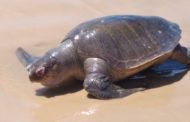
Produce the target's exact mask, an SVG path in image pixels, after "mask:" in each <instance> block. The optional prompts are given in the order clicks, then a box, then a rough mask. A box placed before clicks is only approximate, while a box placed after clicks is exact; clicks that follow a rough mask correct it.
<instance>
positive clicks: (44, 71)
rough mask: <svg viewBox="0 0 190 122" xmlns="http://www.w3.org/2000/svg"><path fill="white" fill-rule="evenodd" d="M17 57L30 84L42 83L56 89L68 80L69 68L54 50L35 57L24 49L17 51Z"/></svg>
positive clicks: (66, 62)
mask: <svg viewBox="0 0 190 122" xmlns="http://www.w3.org/2000/svg"><path fill="white" fill-rule="evenodd" d="M16 54H17V57H18V59H19V60H20V61H21V63H22V64H24V66H25V67H26V69H27V71H28V73H29V79H30V80H31V82H38V83H42V84H43V85H45V86H48V87H57V86H59V85H60V84H61V83H63V82H65V81H68V80H70V74H69V73H70V72H69V71H70V70H69V69H70V67H69V63H68V61H67V60H66V59H61V61H60V60H58V59H60V58H59V57H60V55H56V53H55V52H54V50H51V51H49V52H47V53H46V54H45V55H44V56H42V57H35V56H32V55H30V54H29V53H27V52H26V51H25V50H24V49H22V48H18V49H17V52H16Z"/></svg>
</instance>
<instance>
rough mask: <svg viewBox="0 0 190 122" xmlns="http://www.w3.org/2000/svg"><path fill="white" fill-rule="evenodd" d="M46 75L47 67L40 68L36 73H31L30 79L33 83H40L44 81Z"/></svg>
mask: <svg viewBox="0 0 190 122" xmlns="http://www.w3.org/2000/svg"><path fill="white" fill-rule="evenodd" d="M44 74H45V67H43V66H40V67H39V68H37V69H36V70H34V71H29V79H30V80H31V81H32V82H38V81H40V80H41V79H42V77H43V76H44Z"/></svg>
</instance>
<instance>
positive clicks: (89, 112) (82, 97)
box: [0, 0, 190, 122]
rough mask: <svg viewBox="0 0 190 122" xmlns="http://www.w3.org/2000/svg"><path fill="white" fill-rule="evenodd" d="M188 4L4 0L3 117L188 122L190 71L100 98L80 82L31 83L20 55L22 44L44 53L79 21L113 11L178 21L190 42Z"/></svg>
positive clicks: (9, 121)
mask: <svg viewBox="0 0 190 122" xmlns="http://www.w3.org/2000/svg"><path fill="white" fill-rule="evenodd" d="M189 4H190V2H189V1H187V0H168V1H165V0H157V1H156V0H141V1H137V0H136V1H134V0H133V1H130V0H112V1H109V0H104V1H102V0H93V1H90V0H75V1H74V0H73V1H71V0H56V1H53V0H40V1H32V0H11V1H6V0H0V18H1V19H0V52H1V60H0V115H1V117H0V121H1V122H74V121H80V122H106V121H109V122H115V121H120V122H124V121H128V122H139V121H143V122H153V121H154V122H160V121H162V122H163V121H164V122H179V121H180V122H189V121H190V116H189V113H190V95H189V88H190V82H189V81H190V73H189V72H185V73H183V74H181V75H180V76H174V77H172V78H160V79H159V78H158V77H157V76H156V77H155V76H153V77H148V78H146V79H143V80H142V82H145V81H150V82H151V81H153V82H154V83H155V84H154V85H153V88H152V89H149V90H146V91H143V92H139V93H136V94H133V95H131V96H129V97H125V98H122V99H114V100H96V99H90V98H88V97H87V93H86V92H85V91H84V89H82V86H81V83H77V84H76V85H71V86H69V87H68V88H63V89H58V90H53V91H48V90H47V89H45V88H43V86H42V85H40V84H31V83H30V81H29V80H28V74H27V72H26V70H25V69H24V67H23V66H22V65H21V64H20V63H19V61H18V60H17V58H16V56H15V50H16V48H17V47H19V46H22V47H24V48H25V49H27V50H28V51H30V52H32V53H33V54H36V55H41V54H43V53H44V52H45V51H47V50H48V49H50V48H53V47H55V46H56V45H58V44H59V42H60V41H61V40H62V39H63V37H64V35H65V34H66V33H67V32H68V31H69V30H71V29H72V28H73V27H74V26H76V25H77V24H79V23H80V22H83V21H86V20H89V19H92V18H96V17H100V16H105V15H113V14H138V15H157V16H162V17H164V18H167V19H169V20H172V21H174V22H177V23H178V24H179V25H180V26H181V29H182V31H183V33H182V39H181V42H180V43H182V44H184V45H186V46H189V47H190V36H189V35H190V22H189V20H190V14H189V13H190V9H189ZM155 79H157V80H155ZM140 81H141V80H139V81H137V82H140ZM161 81H163V82H167V83H166V84H167V85H166V84H163V83H162V82H161Z"/></svg>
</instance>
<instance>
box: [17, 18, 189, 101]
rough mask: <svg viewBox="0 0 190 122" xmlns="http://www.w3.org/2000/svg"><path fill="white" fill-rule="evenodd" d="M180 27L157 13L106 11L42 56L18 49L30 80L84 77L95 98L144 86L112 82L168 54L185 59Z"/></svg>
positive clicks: (54, 81)
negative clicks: (140, 14)
mask: <svg viewBox="0 0 190 122" xmlns="http://www.w3.org/2000/svg"><path fill="white" fill-rule="evenodd" d="M180 34H181V30H180V28H179V26H178V25H177V24H175V23H172V22H170V21H167V20H165V19H163V18H161V17H156V16H133V15H130V16H127V15H117V16H107V17H102V18H97V19H94V20H91V21H87V22H85V23H82V24H80V25H78V26H77V27H75V28H74V29H73V30H72V31H71V32H69V33H68V34H67V35H66V37H65V39H64V40H63V41H62V43H61V44H60V45H59V46H58V47H56V48H54V49H51V50H50V51H48V52H47V53H45V55H44V56H42V57H35V56H32V55H30V54H28V53H27V52H26V51H25V50H24V49H22V48H18V49H17V52H16V54H17V56H18V58H19V60H20V61H21V62H22V63H23V64H24V65H25V66H26V68H27V70H28V72H29V78H30V80H31V81H32V82H39V83H42V84H43V85H45V86H47V87H58V86H61V85H62V84H63V83H64V82H66V81H72V80H84V83H83V86H84V89H85V90H86V91H87V92H88V93H89V94H91V95H92V96H94V97H96V98H99V99H106V98H119V97H124V96H127V95H130V94H132V93H135V92H137V91H141V90H144V88H133V89H124V88H121V87H119V86H116V85H115V84H114V82H116V81H119V80H121V79H124V78H127V77H129V76H131V75H134V74H135V73H138V72H140V71H142V70H144V69H146V68H148V67H150V66H153V65H156V64H160V63H162V62H164V61H165V60H167V59H173V60H177V61H179V62H181V63H184V64H189V63H190V50H189V49H188V48H185V47H183V46H181V45H180V44H179V40H180Z"/></svg>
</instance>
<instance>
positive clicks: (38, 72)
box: [35, 66, 45, 77]
mask: <svg viewBox="0 0 190 122" xmlns="http://www.w3.org/2000/svg"><path fill="white" fill-rule="evenodd" d="M35 73H36V75H37V76H38V77H42V76H43V75H44V74H45V67H44V66H40V67H39V68H37V69H36V72H35Z"/></svg>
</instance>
